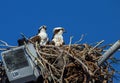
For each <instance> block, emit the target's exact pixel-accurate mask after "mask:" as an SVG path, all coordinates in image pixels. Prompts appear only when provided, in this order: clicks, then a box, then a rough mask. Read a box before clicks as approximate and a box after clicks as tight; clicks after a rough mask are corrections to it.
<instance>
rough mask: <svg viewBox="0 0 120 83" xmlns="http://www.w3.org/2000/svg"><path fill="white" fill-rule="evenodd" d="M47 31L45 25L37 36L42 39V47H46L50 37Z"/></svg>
mask: <svg viewBox="0 0 120 83" xmlns="http://www.w3.org/2000/svg"><path fill="white" fill-rule="evenodd" d="M46 30H47V28H46V26H45V25H43V26H41V27H40V28H39V29H38V34H37V36H39V37H40V43H39V44H40V45H46V44H47V43H48V40H49V39H48V35H47V33H46Z"/></svg>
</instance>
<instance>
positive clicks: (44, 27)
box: [38, 25, 47, 33]
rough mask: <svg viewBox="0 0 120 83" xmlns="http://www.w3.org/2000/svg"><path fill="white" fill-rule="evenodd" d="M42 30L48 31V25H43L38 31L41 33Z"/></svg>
mask: <svg viewBox="0 0 120 83" xmlns="http://www.w3.org/2000/svg"><path fill="white" fill-rule="evenodd" d="M41 30H44V31H46V30H47V27H46V26H45V25H43V26H41V27H40V28H39V29H38V33H40V31H41Z"/></svg>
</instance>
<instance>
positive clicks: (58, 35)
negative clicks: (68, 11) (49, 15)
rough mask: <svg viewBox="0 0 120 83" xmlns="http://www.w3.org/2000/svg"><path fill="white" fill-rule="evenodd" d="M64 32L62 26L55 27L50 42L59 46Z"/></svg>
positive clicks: (62, 41)
mask: <svg viewBox="0 0 120 83" xmlns="http://www.w3.org/2000/svg"><path fill="white" fill-rule="evenodd" d="M64 32H65V30H64V28H62V27H56V28H54V29H53V33H54V35H53V38H52V42H51V43H52V44H53V45H55V46H61V45H63V44H64V40H63V36H62V35H63V33H64Z"/></svg>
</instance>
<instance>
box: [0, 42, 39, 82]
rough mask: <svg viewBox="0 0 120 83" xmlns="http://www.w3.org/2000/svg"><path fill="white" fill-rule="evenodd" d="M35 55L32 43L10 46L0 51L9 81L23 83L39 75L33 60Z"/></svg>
mask: <svg viewBox="0 0 120 83" xmlns="http://www.w3.org/2000/svg"><path fill="white" fill-rule="evenodd" d="M27 50H29V51H30V52H31V53H32V55H33V56H34V57H37V54H36V51H35V48H34V46H33V44H27V45H26V46H25V45H23V46H20V47H16V48H11V49H10V50H7V51H4V52H2V53H1V56H2V61H3V64H4V66H5V71H6V74H7V77H8V79H9V81H10V82H11V83H25V82H29V81H34V80H36V79H37V78H38V76H39V75H40V73H39V71H38V69H37V67H36V64H35V63H34V62H33V61H34V60H35V58H34V57H32V56H31V55H30V53H28V52H26V51H27Z"/></svg>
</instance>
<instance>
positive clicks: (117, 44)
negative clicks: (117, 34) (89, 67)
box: [98, 40, 120, 66]
mask: <svg viewBox="0 0 120 83" xmlns="http://www.w3.org/2000/svg"><path fill="white" fill-rule="evenodd" d="M119 48H120V40H118V41H117V42H115V43H114V44H113V45H112V47H110V48H109V49H108V50H107V51H106V52H105V53H104V54H103V55H102V57H101V58H100V59H99V60H98V65H99V66H101V65H102V64H103V63H104V62H105V61H106V60H107V59H109V57H110V56H112V54H114V53H115V52H116V51H117V50H118V49H119Z"/></svg>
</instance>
